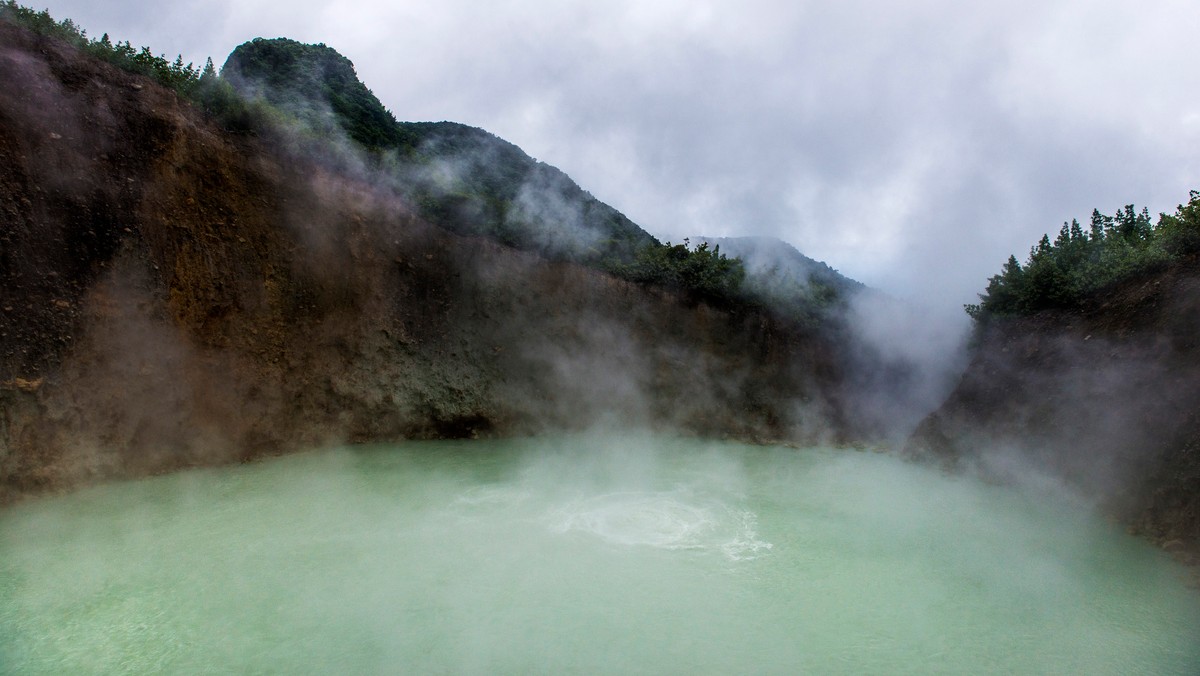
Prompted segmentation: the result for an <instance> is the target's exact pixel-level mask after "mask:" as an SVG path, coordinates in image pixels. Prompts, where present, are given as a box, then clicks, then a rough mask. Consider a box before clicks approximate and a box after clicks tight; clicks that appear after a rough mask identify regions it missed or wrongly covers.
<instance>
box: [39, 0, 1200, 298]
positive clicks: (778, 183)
mask: <svg viewBox="0 0 1200 676" xmlns="http://www.w3.org/2000/svg"><path fill="white" fill-rule="evenodd" d="M50 10H51V12H52V13H54V14H55V15H56V16H59V17H63V16H70V17H72V18H74V19H76V20H77V21H78V22H79V23H80V24H82V25H83V26H84V27H87V28H89V29H90V30H91V31H92V32H93V33H99V32H103V31H107V32H109V33H111V34H112V35H113V36H114V37H119V38H122V39H129V40H131V41H133V42H134V43H136V44H148V45H150V46H151V47H152V48H153V49H155V50H156V51H160V52H163V51H165V52H168V53H170V54H174V53H175V52H178V51H183V52H184V57H185V59H191V60H194V61H196V62H202V61H203V58H204V56H206V55H208V54H211V55H212V56H213V57H214V60H215V61H217V62H218V64H219V63H220V62H221V61H222V60H223V59H224V57H225V55H226V54H227V53H228V52H229V51H230V50H231V49H232V48H233V47H234V46H235V45H236V44H238V43H240V42H242V41H244V40H246V39H249V38H252V37H256V36H260V35H261V36H264V37H273V36H277V35H286V36H288V37H292V38H295V39H298V40H304V41H319V42H325V43H326V44H329V45H330V46H332V47H334V48H336V49H338V50H339V51H341V52H342V53H343V54H345V55H347V56H348V57H349V58H350V59H351V60H353V61H354V62H355V64H356V66H357V68H358V71H359V74H360V76H361V77H362V79H363V80H364V81H365V82H366V83H367V85H368V86H369V87H371V88H372V89H373V90H374V91H375V93H376V94H377V95H378V96H379V97H380V98H381V99H382V100H383V101H384V103H385V104H386V105H388V106H389V107H390V108H391V109H392V110H393V111H394V112H395V113H396V115H397V117H399V118H401V119H413V120H421V119H429V120H441V119H450V120H456V121H461V122H465V123H468V124H472V125H476V126H481V127H484V128H485V129H488V130H489V131H492V132H494V133H496V134H498V135H499V136H501V137H503V138H506V139H508V140H510V141H513V142H514V143H516V144H517V145H519V146H521V147H522V148H524V149H525V150H526V151H527V152H529V153H530V154H531V155H533V156H535V157H537V158H538V159H540V160H543V161H545V162H548V163H550V164H553V165H555V166H558V167H560V168H562V169H563V170H565V171H566V172H567V173H568V174H570V175H571V176H572V177H573V178H575V179H576V180H577V181H578V182H579V183H580V184H581V185H582V186H583V187H584V188H585V189H587V190H589V191H591V192H592V193H593V194H595V195H596V196H597V197H598V198H600V199H602V200H604V201H606V202H609V203H610V204H612V205H613V206H615V207H617V208H618V209H620V210H621V211H623V212H625V213H626V214H627V215H629V216H630V217H631V218H633V219H634V220H635V221H637V222H638V223H640V224H641V225H642V226H643V227H645V228H647V229H648V230H650V231H651V232H652V233H654V234H655V235H658V236H659V237H661V238H664V239H672V240H675V241H678V240H679V239H681V238H682V237H684V236H686V235H691V234H695V233H704V234H708V235H714V236H720V235H742V234H767V235H775V236H778V237H781V238H783V239H785V240H787V241H789V242H791V243H792V244H794V245H795V246H796V247H797V248H799V249H800V250H801V251H803V252H804V253H806V254H808V255H810V256H813V257H815V258H818V259H822V260H825V261H827V262H829V263H830V264H831V265H833V266H834V267H835V268H838V269H839V270H841V271H842V272H844V273H846V274H849V275H851V276H853V277H856V278H858V279H861V280H862V281H865V282H867V283H869V284H873V285H876V286H879V287H882V288H885V289H886V290H888V291H890V292H892V293H895V294H897V295H900V296H909V297H925V298H927V299H930V300H932V301H934V302H936V303H939V304H941V305H943V306H945V307H952V306H955V305H957V304H959V303H962V302H966V301H970V300H972V299H973V298H974V295H973V294H974V293H975V292H977V291H979V290H981V289H982V287H983V286H984V284H985V281H986V278H987V276H989V275H991V274H994V273H995V272H996V271H998V268H999V266H1000V264H1001V263H1002V262H1003V260H1004V259H1005V258H1007V256H1008V254H1009V253H1017V255H1018V256H1019V257H1022V256H1023V255H1024V252H1026V251H1027V250H1028V247H1029V245H1030V244H1032V243H1033V242H1034V240H1036V239H1037V237H1039V236H1040V235H1041V233H1042V232H1045V231H1051V232H1053V231H1054V230H1057V228H1058V226H1059V224H1061V222H1062V221H1063V220H1067V219H1070V218H1073V217H1078V218H1080V219H1083V218H1086V217H1087V216H1088V214H1090V212H1091V209H1092V208H1093V207H1100V208H1101V209H1102V210H1105V211H1110V212H1111V211H1113V210H1115V209H1116V208H1117V207H1119V206H1121V205H1122V204H1125V203H1127V202H1136V203H1137V204H1139V205H1147V206H1149V207H1150V209H1151V211H1167V210H1171V209H1172V208H1173V207H1174V205H1175V204H1177V203H1178V202H1180V201H1183V200H1184V199H1185V198H1186V196H1187V191H1188V190H1189V189H1190V188H1196V187H1200V159H1197V158H1200V154H1198V153H1197V152H1196V151H1197V149H1198V148H1197V146H1198V145H1200V72H1197V71H1196V70H1195V69H1194V68H1192V66H1193V65H1194V64H1195V63H1197V61H1200V44H1198V43H1196V41H1195V40H1193V39H1191V36H1190V35H1189V31H1190V27H1191V26H1195V25H1196V24H1197V22H1198V21H1200V6H1196V5H1195V4H1194V3H1186V2H1171V1H1162V2H1145V3H1132V2H1109V3H1095V2H1082V1H1072V0H1058V1H1055V2H1049V3H1045V2H1015V3H1003V4H1001V3H993V4H991V5H988V6H980V5H978V3H969V4H962V3H955V2H950V1H949V0H929V1H926V2H920V3H903V5H896V4H894V3H883V2H870V1H865V0H859V1H856V2H831V1H829V2H808V3H788V2H779V1H775V0H760V1H757V2H746V1H744V0H743V1H742V2H738V3H733V2H704V1H702V0H694V1H689V2H682V1H679V2H675V1H668V2H656V3H637V2H632V1H629V2H616V3H605V4H604V5H603V6H599V5H592V4H590V3H582V2H567V3H541V2H538V3H534V2H517V1H513V2H503V3H491V4H489V5H488V6H487V8H486V10H485V11H481V10H480V9H479V6H478V5H477V4H476V3H472V2H467V1H466V0H447V1H446V2H441V3H436V4H430V3H413V2H386V3H385V2H356V3H344V2H313V1H311V0H308V1H305V0H301V1H299V2H294V1H293V2H283V1H282V0H259V1H257V2H236V3H235V2H233V1H232V0H222V1H220V2H205V3H200V2H180V3H174V4H173V5H169V6H167V7H166V8H165V9H164V6H163V5H162V4H161V3H150V2H148V0H128V1H126V2H109V3H90V2H83V1H82V0H57V1H55V2H51V3H50Z"/></svg>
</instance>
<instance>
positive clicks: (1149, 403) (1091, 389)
mask: <svg viewBox="0 0 1200 676" xmlns="http://www.w3.org/2000/svg"><path fill="white" fill-rule="evenodd" d="M909 452H911V453H913V454H916V455H919V456H925V457H932V458H935V459H938V460H940V461H942V462H946V463H948V464H952V465H960V466H961V465H971V466H975V467H976V468H978V469H980V470H981V471H983V472H984V473H986V474H989V475H993V476H1000V477H1003V478H1022V477H1028V476H1031V475H1032V476H1049V477H1053V478H1054V479H1055V480H1058V481H1062V482H1065V483H1066V484H1068V485H1070V486H1072V487H1073V488H1074V489H1075V490H1077V491H1079V492H1080V493H1081V494H1082V495H1084V496H1086V497H1087V498H1089V499H1091V500H1092V501H1094V502H1096V503H1097V504H1099V505H1100V506H1101V507H1102V508H1104V509H1106V510H1108V511H1109V512H1110V513H1112V514H1113V515H1114V516H1115V517H1117V518H1119V519H1121V520H1122V521H1123V522H1125V523H1127V524H1129V526H1130V527H1131V528H1132V529H1134V530H1136V531H1138V532H1141V533H1144V534H1146V535H1147V536H1149V537H1151V538H1152V539H1154V540H1156V541H1157V542H1159V543H1160V544H1163V545H1164V546H1165V547H1166V548H1168V549H1170V550H1173V551H1175V552H1177V553H1178V554H1179V555H1180V556H1182V557H1183V558H1185V559H1190V560H1191V561H1192V562H1193V563H1200V262H1197V261H1196V259H1195V258H1194V257H1193V258H1192V259H1190V260H1183V261H1181V262H1178V263H1175V264H1173V265H1171V266H1170V267H1168V268H1167V269H1165V270H1160V271H1158V272H1155V273H1151V274H1146V275H1142V276H1140V277H1138V278H1135V279H1132V280H1130V281H1127V282H1125V283H1123V284H1121V285H1119V286H1117V287H1115V288H1113V289H1109V290H1108V291H1107V292H1105V293H1104V294H1102V295H1099V296H1095V297H1092V298H1090V299H1089V300H1088V301H1087V302H1085V303H1083V305H1082V308H1081V309H1079V310H1073V311H1069V312H1064V311H1044V312H1041V313H1039V314H1035V315H1033V316H1029V317H1020V318H996V319H993V320H992V321H990V322H987V323H986V324H985V325H984V326H983V327H982V329H981V331H980V334H979V336H978V338H977V344H976V347H975V351H974V357H973V360H972V362H971V364H970V366H969V368H968V369H967V371H966V374H965V375H964V376H963V378H962V381H961V382H960V383H959V385H958V387H957V389H955V390H954V392H953V394H952V395H951V396H950V397H949V399H948V400H947V401H946V402H945V404H944V405H943V406H942V407H941V408H940V409H939V410H938V411H937V412H935V413H934V414H933V415H932V416H930V417H929V418H928V419H926V420H925V421H924V422H923V423H922V424H921V426H920V428H919V429H918V430H917V432H916V434H915V435H914V437H913V438H912V440H910V442H909Z"/></svg>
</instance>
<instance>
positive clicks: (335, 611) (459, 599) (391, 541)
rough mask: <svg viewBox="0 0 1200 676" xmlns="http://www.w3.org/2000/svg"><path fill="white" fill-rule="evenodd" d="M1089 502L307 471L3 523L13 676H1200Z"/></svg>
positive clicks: (1014, 492) (795, 458)
mask: <svg viewBox="0 0 1200 676" xmlns="http://www.w3.org/2000/svg"><path fill="white" fill-rule="evenodd" d="M1185 572H1186V571H1184V570H1182V569H1181V568H1180V567H1178V566H1177V565H1175V564H1174V563H1173V562H1171V561H1170V560H1169V559H1168V558H1167V557H1166V556H1164V555H1163V554H1162V553H1161V552H1159V551H1157V550H1155V549H1154V548H1152V547H1150V546H1148V545H1147V544H1145V543H1144V542H1142V541H1141V540H1138V539H1136V538H1133V537H1131V536H1128V535H1126V534H1125V533H1123V532H1122V531H1121V530H1120V529H1118V528H1116V527H1114V526H1112V525H1110V524H1108V523H1106V522H1105V521H1104V520H1102V519H1100V518H1097V517H1095V516H1093V515H1092V514H1091V513H1090V512H1089V510H1088V509H1087V508H1086V507H1085V506H1083V505H1081V504H1079V503H1078V502H1077V501H1073V500H1071V499H1069V498H1067V497H1063V496H1056V495H1054V494H1052V493H1047V492H1046V491H1044V490H1043V491H1042V492H1035V491H1033V490H1032V489H1030V490H1020V489H1014V488H1006V487H999V486H989V485H985V484H982V483H979V482H977V481H974V480H972V479H969V478H965V477H953V476H947V475H944V474H942V473H940V472H938V471H936V470H931V469H928V468H924V467H920V466H915V465H912V464H909V463H905V462H902V461H900V460H897V459H896V458H894V457H891V456H888V455H882V454H873V453H863V452H857V451H845V450H836V451H835V450H830V449H817V448H814V449H789V448H774V447H755V446H746V445H741V444H736V443H717V442H701V441H696V440H686V439H674V438H662V437H650V436H637V435H630V436H623V437H611V436H608V437H602V436H579V437H566V438H558V439H540V440H509V441H501V442H496V441H470V442H421V443H408V444H404V445H400V446H393V447H355V448H346V449H333V450H327V451H319V452H310V453H304V454H299V455H293V456H288V457H283V458H278V459H272V460H269V461H265V462H261V463H256V464H251V465H243V466H238V467H231V468H223V469H215V470H198V471H188V472H183V473H179V474H175V475H171V476H165V477H156V478H152V479H146V480H140V481H133V482H125V483H118V484H112V485H106V486H101V487H97V488H92V489H87V490H84V491H81V492H78V493H74V494H71V495H67V496H62V497H55V498H48V499H41V500H35V501H30V502H27V503H23V504H20V505H17V506H15V507H13V508H9V509H7V510H4V511H2V512H0V673H14V674H41V673H44V674H65V673H80V674H87V673H97V674H99V673H105V674H109V673H146V674H151V673H280V674H303V673H321V674H332V673H414V674H416V673H420V674H429V673H466V674H472V673H478V674H497V673H503V674H527V673H551V674H565V673H587V674H594V673H609V674H631V673H654V674H661V673H678V674H696V673H712V674H731V673H776V674H796V673H818V674H825V673H834V674H836V673H845V674H931V673H946V674H1013V673H1019V674H1195V673H1200V666H1198V665H1200V593H1198V592H1197V591H1196V590H1195V589H1192V588H1189V587H1188V586H1186V585H1185V583H1184V575H1185Z"/></svg>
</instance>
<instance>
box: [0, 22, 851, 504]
mask: <svg viewBox="0 0 1200 676" xmlns="http://www.w3.org/2000/svg"><path fill="white" fill-rule="evenodd" d="M0 87H2V88H3V91H4V94H2V95H0V213H3V219H4V223H3V231H2V234H0V280H2V283H0V501H6V500H12V499H15V498H16V497H18V496H20V495H24V494H27V493H30V492H40V491H46V490H54V489H57V488H62V487H68V486H72V485H77V484H79V483H84V482H90V481H95V480H98V479H102V478H106V477H117V476H131V475H138V474H146V473H153V472H161V471H168V470H171V469H174V468H179V467H184V466H190V465H199V464H211V463H219V462H230V461H238V460H244V459H248V458H252V457H255V456H258V455H262V454H266V453H275V452H281V451H286V450H289V449H295V448H300V447H305V446H309V445H315V444H323V443H330V442H336V441H343V440H348V441H367V440H392V439H400V438H408V437H433V436H469V435H475V434H518V433H536V432H538V431H541V430H546V429H562V428H573V427H582V426H586V425H593V424H602V423H604V422H606V421H610V422H611V421H619V422H620V423H621V424H645V425H650V426H654V425H664V426H665V425H669V426H673V427H675V428H679V429H683V430H687V431H693V432H702V433H708V434H730V435H738V436H743V437H772V438H780V437H801V438H803V437H808V436H817V435H827V434H831V433H832V434H835V435H837V434H844V433H846V430H847V429H848V427H847V425H846V424H845V423H844V420H843V418H842V415H841V413H840V412H839V409H838V405H837V403H836V401H835V399H834V397H832V396H831V395H828V392H832V391H834V389H835V388H834V385H835V384H836V383H837V381H838V380H839V377H840V376H839V368H838V366H837V362H836V359H835V358H834V356H833V350H832V348H831V347H830V343H829V341H827V340H823V339H821V338H820V337H819V336H817V335H813V334H811V333H806V332H804V331H802V330H800V329H797V328H795V327H789V326H787V325H784V324H781V323H780V322H778V321H776V320H774V319H772V318H771V317H769V316H767V315H764V314H758V313H754V312H749V311H744V312H739V311H737V310H736V309H735V310H729V309H714V308H711V307H708V306H706V305H703V304H696V303H694V302H691V301H688V300H687V299H684V298H681V297H678V296H676V295H672V294H671V293H668V292H665V291H662V290H656V289H654V288H647V287H643V286H638V285H634V284H630V283H627V282H624V281H621V280H618V279H615V278H613V277H610V276H608V275H605V274H603V273H601V272H598V271H596V270H593V269H588V268H584V267H580V266H577V265H573V264H569V263H563V262H558V263H555V262H550V261H547V260H545V259H543V258H540V257H538V256H537V255H535V254H533V253H529V252H521V251H518V250H515V249H512V248H508V247H505V246H502V245H500V244H498V243H496V242H494V241H492V240H489V239H484V238H472V237H465V236H460V235H455V234H453V233H450V232H448V231H446V230H443V229H440V228H437V227H435V226H432V225H430V224H429V223H427V222H425V221H423V220H422V219H421V218H419V217H417V216H416V215H414V211H413V210H412V209H410V207H409V205H408V204H406V203H405V202H404V201H403V199H401V198H400V197H398V196H397V193H396V192H395V191H394V190H393V189H392V188H390V187H388V186H386V185H384V184H382V183H375V182H373V181H372V180H371V176H370V173H369V172H368V171H359V172H346V171H343V170H342V169H339V168H334V166H333V164H331V163H327V162H324V161H322V159H321V158H314V157H305V156H302V155H300V154H297V153H295V152H293V151H289V150H288V149H287V148H284V147H279V146H275V145H271V144H269V143H268V142H266V141H265V140H263V139H255V138H250V137H231V136H229V135H226V134H224V133H223V132H221V131H220V130H219V129H217V128H216V127H214V126H213V125H212V124H210V122H209V121H207V120H206V119H205V118H204V117H203V116H202V115H201V114H200V113H198V112H197V111H196V110H194V109H193V108H191V107H190V106H188V105H187V104H185V103H183V102H181V101H180V100H179V99H178V98H177V97H176V96H175V95H174V94H173V93H172V92H170V91H167V90H164V89H161V88H159V87H157V86H155V85H154V84H153V83H151V82H150V81H148V80H146V79H144V78H140V77H136V76H132V75H129V74H127V73H124V72H122V71H119V70H117V69H115V68H112V67H110V66H108V65H106V64H103V63H100V62H97V61H95V60H92V59H89V58H86V57H84V56H82V55H80V54H79V53H78V52H76V51H75V50H73V49H71V48H69V47H67V46H65V45H62V44H60V43H57V42H55V41H53V40H48V39H44V38H39V37H36V36H33V35H31V34H29V33H26V32H24V31H22V30H19V29H17V28H15V27H13V26H11V25H9V24H7V23H4V22H0Z"/></svg>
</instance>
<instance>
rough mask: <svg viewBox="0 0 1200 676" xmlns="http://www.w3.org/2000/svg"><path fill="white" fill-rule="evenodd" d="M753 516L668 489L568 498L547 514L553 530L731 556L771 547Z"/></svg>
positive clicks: (755, 554)
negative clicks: (575, 498)
mask: <svg viewBox="0 0 1200 676" xmlns="http://www.w3.org/2000/svg"><path fill="white" fill-rule="evenodd" d="M757 521H758V520H757V518H756V516H755V515H754V513H753V512H750V511H748V510H736V509H732V508H730V507H728V506H726V505H724V504H721V503H716V502H712V503H697V502H696V501H695V500H690V499H688V496H685V495H681V494H678V493H672V492H617V493H605V494H602V495H596V496H593V497H589V498H584V499H580V500H575V501H572V502H570V503H568V504H566V505H564V506H562V507H559V508H558V509H555V510H553V511H552V512H551V514H550V527H551V529H552V530H554V531H557V532H560V533H566V532H581V533H586V534H589V535H593V536H596V537H599V538H601V539H603V540H605V541H607V542H612V543H615V544H619V545H627V546H648V547H657V548H659V549H695V550H716V551H720V552H721V553H723V554H724V555H725V556H727V557H728V558H730V559H733V560H746V559H753V558H757V557H758V556H761V555H762V554H764V553H765V552H766V551H767V550H769V549H771V546H772V545H771V543H769V542H763V541H762V540H759V539H758V534H757Z"/></svg>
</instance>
